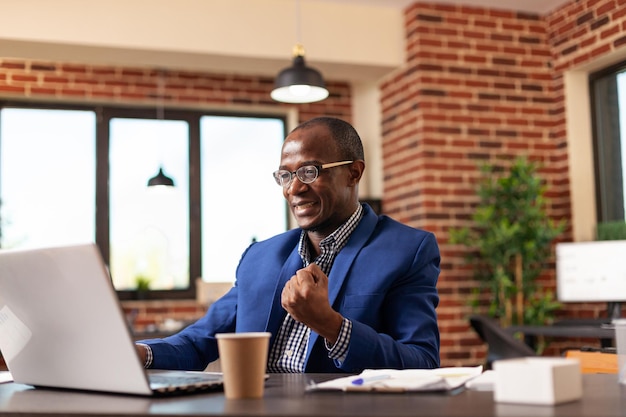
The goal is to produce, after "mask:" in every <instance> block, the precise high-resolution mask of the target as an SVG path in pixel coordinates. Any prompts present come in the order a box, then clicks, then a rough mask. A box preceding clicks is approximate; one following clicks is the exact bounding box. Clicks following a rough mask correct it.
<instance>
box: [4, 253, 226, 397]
mask: <svg viewBox="0 0 626 417" xmlns="http://www.w3.org/2000/svg"><path fill="white" fill-rule="evenodd" d="M0 352H2V355H3V357H4V359H5V362H6V363H7V366H8V368H9V371H10V372H11V375H12V377H13V380H14V381H15V382H19V383H22V384H28V385H33V386H35V387H51V388H64V389H77V390H89V391H103V392H111V393H123V394H136V395H164V394H176V393H186V392H199V391H205V390H210V389H221V388H222V382H223V381H222V375H221V374H220V373H210V372H187V371H152V370H150V371H147V372H146V370H145V369H144V368H143V366H142V364H141V363H140V360H139V358H138V356H137V353H136V351H135V346H134V342H133V339H132V337H131V332H130V329H129V326H128V324H127V321H126V319H125V317H124V314H123V311H122V308H121V306H120V303H119V300H118V298H117V295H116V293H115V290H114V288H113V285H112V283H111V280H110V278H109V275H108V272H107V269H106V267H105V265H104V262H103V261H102V257H101V256H100V252H99V250H98V248H97V246H96V245H94V244H84V245H74V246H64V247H54V248H42V249H29V250H10V249H7V250H0Z"/></svg>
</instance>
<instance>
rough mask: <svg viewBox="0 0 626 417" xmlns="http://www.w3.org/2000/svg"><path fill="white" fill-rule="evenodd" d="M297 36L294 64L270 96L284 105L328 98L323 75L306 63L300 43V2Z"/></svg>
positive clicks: (285, 71) (280, 74)
mask: <svg viewBox="0 0 626 417" xmlns="http://www.w3.org/2000/svg"><path fill="white" fill-rule="evenodd" d="M296 32H297V33H296V35H297V39H298V42H297V43H296V46H294V48H293V64H292V65H291V67H288V68H285V69H283V70H282V71H281V72H280V73H279V74H278V76H277V77H276V80H275V81H274V89H273V90H272V92H271V94H270V96H271V97H272V99H274V100H276V101H280V102H283V103H313V102H316V101H321V100H324V99H325V98H326V97H328V90H327V89H326V84H325V83H324V78H322V74H321V73H320V72H319V71H318V70H316V69H315V68H311V67H307V66H306V63H305V62H304V47H303V46H302V44H301V43H300V1H299V0H297V1H296Z"/></svg>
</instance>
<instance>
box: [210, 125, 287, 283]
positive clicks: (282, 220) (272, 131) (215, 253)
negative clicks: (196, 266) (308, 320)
mask: <svg viewBox="0 0 626 417" xmlns="http://www.w3.org/2000/svg"><path fill="white" fill-rule="evenodd" d="M200 132H201V139H200V140H201V166H202V170H201V171H202V178H201V180H202V278H203V280H205V281H217V282H219V281H234V278H235V269H236V267H237V264H238V262H239V259H240V258H241V254H242V253H243V251H244V250H245V249H246V248H247V247H248V246H249V245H250V243H251V242H252V240H253V239H256V240H262V239H266V238H269V237H271V236H273V235H275V234H277V233H280V232H284V231H285V230H286V228H287V213H286V210H287V207H286V204H285V200H284V198H283V195H282V190H281V188H280V187H278V186H277V185H276V183H275V182H274V179H273V178H272V172H273V171H275V170H276V168H277V167H278V165H279V163H280V150H281V146H282V143H283V139H284V123H283V122H282V120H279V119H264V118H258V119H257V118H244V117H218V116H206V117H203V118H202V119H201V124H200Z"/></svg>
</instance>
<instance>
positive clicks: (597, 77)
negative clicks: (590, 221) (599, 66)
mask: <svg viewBox="0 0 626 417" xmlns="http://www.w3.org/2000/svg"><path fill="white" fill-rule="evenodd" d="M590 92H591V97H592V109H593V110H592V111H593V130H594V163H595V170H596V194H597V196H596V199H597V203H596V206H597V215H598V219H597V220H598V222H607V221H619V220H626V217H625V215H624V213H625V207H626V200H625V196H626V192H625V186H626V183H625V182H624V178H626V130H625V129H626V63H622V64H620V65H618V66H614V67H611V68H609V69H607V70H603V71H601V72H598V73H595V74H592V75H591V77H590Z"/></svg>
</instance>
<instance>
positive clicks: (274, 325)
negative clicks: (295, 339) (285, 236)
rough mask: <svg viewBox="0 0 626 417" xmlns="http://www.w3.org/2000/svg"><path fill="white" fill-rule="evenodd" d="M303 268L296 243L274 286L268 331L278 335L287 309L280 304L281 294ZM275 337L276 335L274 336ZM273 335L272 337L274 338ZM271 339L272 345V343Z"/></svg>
mask: <svg viewBox="0 0 626 417" xmlns="http://www.w3.org/2000/svg"><path fill="white" fill-rule="evenodd" d="M301 268H302V259H301V258H300V255H299V254H298V246H297V245H296V246H295V247H294V249H293V251H292V252H291V254H290V255H289V257H288V258H287V261H286V262H285V264H284V265H283V268H282V269H281V271H280V275H279V277H278V280H277V281H276V287H275V288H274V298H273V301H272V309H271V310H270V314H269V316H268V318H267V325H266V329H267V331H268V332H270V333H272V335H276V333H277V330H278V327H279V326H280V324H281V322H282V320H283V318H284V317H285V314H286V311H285V310H284V309H283V307H282V305H281V304H280V298H281V294H282V292H283V288H284V286H285V284H286V283H287V281H289V279H290V278H291V277H292V276H293V275H294V274H295V273H296V271H297V270H298V269H301ZM273 337H274V336H273ZM273 337H272V339H273ZM272 342H273V340H272V341H270V346H271V343H272Z"/></svg>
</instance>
